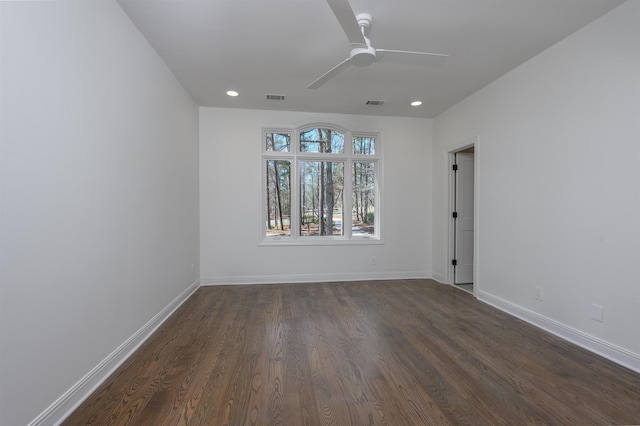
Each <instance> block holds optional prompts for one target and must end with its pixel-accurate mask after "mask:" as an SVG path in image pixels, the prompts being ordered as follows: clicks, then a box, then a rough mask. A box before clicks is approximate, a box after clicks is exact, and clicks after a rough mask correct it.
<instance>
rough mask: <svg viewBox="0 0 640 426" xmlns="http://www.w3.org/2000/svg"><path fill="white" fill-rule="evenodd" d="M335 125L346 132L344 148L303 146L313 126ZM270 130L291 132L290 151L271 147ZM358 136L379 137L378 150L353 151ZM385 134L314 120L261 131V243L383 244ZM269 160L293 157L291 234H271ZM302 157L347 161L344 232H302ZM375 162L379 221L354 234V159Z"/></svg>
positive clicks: (328, 126) (271, 244) (344, 188)
mask: <svg viewBox="0 0 640 426" xmlns="http://www.w3.org/2000/svg"><path fill="white" fill-rule="evenodd" d="M318 128H320V129H331V130H334V131H337V132H340V133H342V134H343V135H344V152H343V153H333V152H331V153H327V152H308V151H301V149H300V135H301V134H302V133H303V132H306V131H308V130H310V129H318ZM268 133H280V134H290V135H291V140H290V144H289V145H290V151H267V146H266V140H267V134H268ZM354 137H372V138H375V149H374V150H375V153H374V154H355V153H353V138H354ZM381 140H382V135H381V132H371V131H366V132H361V131H350V130H347V129H345V128H343V127H341V126H337V125H335V124H330V123H310V124H305V125H303V126H300V127H297V128H290V127H284V126H270V127H263V128H262V132H261V140H260V147H261V155H260V163H261V166H260V171H261V173H260V174H261V178H260V188H261V189H260V193H261V197H260V199H261V207H260V240H259V245H260V246H283V245H314V246H316V245H319V246H321V245H358V244H383V243H384V242H383V239H382V229H383V226H382V225H383V217H384V216H383V214H382V210H383V209H382V204H383V203H382V197H381V194H382V186H383V185H382V182H383V180H382V149H381V147H382V142H381ZM267 160H281V161H290V163H291V166H290V170H291V172H290V173H291V176H290V179H291V187H290V188H289V193H290V197H291V200H290V219H289V220H290V225H289V226H290V235H284V236H267V232H266V231H267V223H266V222H267V221H266V220H265V218H266V217H267V191H266V183H267V182H266V175H267ZM302 161H314V162H315V161H330V162H334V163H343V170H344V172H343V174H344V176H343V179H344V187H343V194H342V197H343V201H342V205H343V213H342V225H341V226H342V233H343V234H342V235H307V236H303V235H300V208H301V206H300V186H301V185H300V164H301V162H302ZM363 162H366V163H374V164H375V166H374V178H375V193H374V197H375V221H374V226H375V228H374V233H373V235H372V234H365V235H354V234H353V233H352V232H351V229H352V224H353V221H352V214H353V164H354V163H363Z"/></svg>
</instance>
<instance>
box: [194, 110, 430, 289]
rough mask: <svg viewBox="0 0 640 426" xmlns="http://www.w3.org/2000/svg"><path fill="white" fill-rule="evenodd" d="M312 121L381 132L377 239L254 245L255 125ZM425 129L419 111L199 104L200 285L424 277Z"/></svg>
mask: <svg viewBox="0 0 640 426" xmlns="http://www.w3.org/2000/svg"><path fill="white" fill-rule="evenodd" d="M317 122H322V123H332V124H336V125H338V126H342V127H344V128H347V129H350V130H360V131H366V130H369V131H381V132H382V144H383V146H382V151H383V156H384V165H383V168H384V170H383V174H384V177H383V180H384V187H383V191H384V194H383V199H384V204H383V206H382V207H383V209H384V213H383V214H384V231H383V232H384V244H382V245H367V246H363V245H358V246H349V247H344V246H342V247H339V246H322V247H317V246H316V247H311V246H303V247H300V246H296V247H292V246H289V247H264V246H260V247H259V246H258V243H259V241H260V224H261V220H262V213H261V205H260V200H261V190H262V180H261V178H262V173H261V170H262V169H261V161H260V159H261V153H262V151H261V148H262V143H261V138H262V127H263V126H272V125H283V126H295V127H297V126H302V125H304V124H309V123H317ZM431 137H432V121H431V120H427V119H407V118H404V119H402V118H388V117H365V116H346V115H331V114H310V113H300V112H274V111H256V110H241V109H220V108H201V109H200V178H201V179H200V194H201V199H200V205H201V216H200V225H201V237H200V238H201V245H200V247H201V251H200V253H201V265H202V271H201V273H202V278H203V284H233V283H256V282H258V283H264V282H301V281H324V280H327V281H329V280H353V279H365V278H373V279H375V278H391V277H398V278H403V277H407V278H411V277H428V276H430V274H431V243H430V238H431V219H430V212H431V169H430V165H431V145H432V142H431ZM372 256H375V257H376V265H371V264H370V263H371V257H372ZM318 259H322V261H321V262H318ZM327 265H330V269H329V270H328V269H327Z"/></svg>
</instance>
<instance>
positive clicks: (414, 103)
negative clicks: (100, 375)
mask: <svg viewBox="0 0 640 426" xmlns="http://www.w3.org/2000/svg"><path fill="white" fill-rule="evenodd" d="M420 105H422V101H412V102H411V106H412V107H417V106H420Z"/></svg>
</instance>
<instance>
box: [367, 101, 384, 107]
mask: <svg viewBox="0 0 640 426" xmlns="http://www.w3.org/2000/svg"><path fill="white" fill-rule="evenodd" d="M383 103H384V101H367V105H373V106H380V105H382V104H383Z"/></svg>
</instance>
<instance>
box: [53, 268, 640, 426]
mask: <svg viewBox="0 0 640 426" xmlns="http://www.w3.org/2000/svg"><path fill="white" fill-rule="evenodd" d="M639 423H640V375H639V374H637V373H634V372H632V371H630V370H627V369H625V368H623V367H621V366H619V365H616V364H614V363H612V362H609V361H607V360H605V359H603V358H600V357H598V356H596V355H593V354H591V353H589V352H587V351H585V350H583V349H580V348H578V347H576V346H574V345H572V344H570V343H568V342H565V341H563V340H561V339H559V338H557V337H554V336H553V335H550V334H548V333H545V332H543V331H541V330H539V329H537V328H535V327H533V326H531V325H528V324H527V323H524V322H522V321H520V320H518V319H515V318H513V317H511V316H508V315H506V314H504V313H502V312H500V311H498V310H496V309H494V308H492V307H490V306H488V305H486V304H484V303H481V302H479V301H477V300H475V299H474V298H473V297H472V296H471V295H470V294H469V293H467V292H465V291H461V290H459V289H456V288H454V287H452V286H445V285H441V284H438V283H436V282H434V281H430V280H394V281H371V282H344V283H315V284H307V283H305V284H297V285H292V284H284V285H257V286H220V287H202V288H200V289H199V290H198V291H197V292H196V293H195V294H194V295H193V296H192V297H191V298H190V299H189V300H188V301H186V302H185V303H184V304H183V305H182V306H181V307H180V309H178V311H176V313H175V314H174V315H173V316H172V317H171V318H170V319H169V320H167V321H166V322H165V324H163V326H162V327H161V328H160V329H159V330H158V331H157V332H156V333H155V334H154V335H153V336H152V337H151V338H150V339H149V340H148V341H147V342H146V343H145V344H144V345H143V346H142V347H141V348H140V349H139V350H138V351H137V352H136V353H135V355H134V356H133V357H131V358H130V359H129V360H128V361H127V362H125V363H124V364H123V365H122V367H121V368H120V369H119V370H118V371H116V372H115V373H114V374H113V376H112V377H111V378H109V379H108V380H107V381H106V382H105V383H104V384H103V385H102V386H101V387H100V388H99V389H98V390H97V391H96V392H95V393H94V394H93V395H92V396H91V397H90V398H88V399H87V400H86V401H85V402H84V403H83V404H82V405H81V406H80V407H79V408H78V409H77V410H76V411H75V412H74V413H73V414H72V415H71V416H70V417H69V418H68V419H67V420H66V422H65V423H64V424H65V425H85V424H96V425H125V424H130V425H180V424H185V425H216V426H217V425H233V426H235V425H254V424H255V425H293V426H298V425H374V424H375V425H394V426H395V425H412V426H415V425H447V424H451V425H459V424H475V425H525V424H549V425H592V424H593V425H605V424H639Z"/></svg>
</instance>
